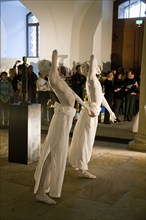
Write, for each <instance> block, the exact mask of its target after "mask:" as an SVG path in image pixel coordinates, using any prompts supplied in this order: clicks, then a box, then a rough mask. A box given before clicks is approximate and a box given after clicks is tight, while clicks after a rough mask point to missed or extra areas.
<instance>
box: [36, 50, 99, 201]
mask: <svg viewBox="0 0 146 220" xmlns="http://www.w3.org/2000/svg"><path fill="white" fill-rule="evenodd" d="M57 54H58V53H57V51H56V50H54V51H53V54H52V65H51V63H50V62H49V61H47V60H42V61H40V62H39V65H38V68H39V71H40V72H41V73H47V74H49V81H50V85H51V88H52V89H53V91H54V92H55V94H56V95H57V97H58V99H59V102H60V103H55V110H54V115H53V117H52V120H51V123H50V126H49V130H48V134H47V136H46V139H45V141H44V144H43V147H42V152H41V156H40V159H39V162H38V165H37V167H36V170H35V174H34V178H35V187H34V193H35V194H36V200H37V201H40V202H44V203H46V204H56V201H55V200H54V199H52V198H51V197H60V196H61V191H62V185H63V179H64V173H65V167H66V160H67V152H68V141H69V132H70V129H71V126H72V120H73V117H74V115H75V112H76V110H75V109H74V104H75V100H77V101H78V102H79V103H80V104H81V105H83V106H84V107H85V109H86V110H87V111H88V113H89V115H90V116H91V117H94V116H95V114H94V112H93V110H92V109H90V108H89V107H88V106H87V105H86V104H85V103H84V102H83V101H82V100H81V99H80V98H79V97H78V96H77V95H76V94H75V93H74V92H73V90H72V89H71V88H70V87H69V86H68V85H67V83H66V82H65V81H64V80H63V79H61V78H60V76H59V73H58V70H57V56H58V55H57ZM50 68H51V70H50ZM46 193H49V195H47V194H46Z"/></svg>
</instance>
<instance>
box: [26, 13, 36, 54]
mask: <svg viewBox="0 0 146 220" xmlns="http://www.w3.org/2000/svg"><path fill="white" fill-rule="evenodd" d="M26 45H27V46H26V53H27V57H39V23H38V20H37V18H36V17H35V16H34V15H33V14H32V13H31V12H30V13H28V14H27V15H26Z"/></svg>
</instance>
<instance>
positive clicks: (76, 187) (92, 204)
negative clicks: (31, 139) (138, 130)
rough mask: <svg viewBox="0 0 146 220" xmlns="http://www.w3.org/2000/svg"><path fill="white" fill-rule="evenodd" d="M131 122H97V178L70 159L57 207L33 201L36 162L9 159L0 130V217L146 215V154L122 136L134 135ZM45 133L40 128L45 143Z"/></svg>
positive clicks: (58, 219) (92, 219)
mask: <svg viewBox="0 0 146 220" xmlns="http://www.w3.org/2000/svg"><path fill="white" fill-rule="evenodd" d="M131 126H132V125H131V124H130V123H128V124H127V123H124V122H123V124H122V123H118V124H111V125H103V124H99V126H98V129H97V136H96V140H95V143H94V148H93V153H92V158H91V161H90V163H89V170H90V171H91V172H92V173H94V174H96V176H97V178H96V179H94V180H87V179H82V178H79V177H77V175H76V171H75V170H73V169H72V168H71V167H70V166H69V164H68V163H67V166H66V173H65V178H64V184H63V190H62V196H61V198H60V199H57V204H56V205H55V206H51V205H45V204H43V203H39V202H37V201H36V200H35V197H34V195H33V187H34V180H33V175H34V171H35V168H36V164H37V162H34V163H32V164H29V165H23V164H16V163H9V162H8V130H7V129H1V130H0V150H1V153H0V219H1V220H40V219H41V220H144V219H146V154H145V153H141V152H135V151H130V150H128V142H127V143H126V142H124V141H121V139H120V138H122V139H123V140H126V141H128V140H130V139H133V138H134V134H133V133H132V131H131ZM45 130H46V129H45V128H44V131H45ZM119 134H120V136H119ZM45 136H46V134H45V132H42V142H43V140H44V138H45ZM99 137H103V139H102V140H101V139H100V138H99ZM110 137H113V139H109V141H108V138H110ZM104 138H105V141H104ZM116 138H119V141H117V140H118V139H116Z"/></svg>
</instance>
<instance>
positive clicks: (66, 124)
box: [34, 103, 76, 197]
mask: <svg viewBox="0 0 146 220" xmlns="http://www.w3.org/2000/svg"><path fill="white" fill-rule="evenodd" d="M75 112H76V110H75V109H74V108H72V107H69V106H62V105H60V104H58V103H55V108H54V115H53V117H52V120H51V123H50V127H49V131H48V134H47V136H46V139H45V141H44V144H43V147H42V152H41V156H40V159H39V162H38V165H37V167H36V171H35V174H34V178H35V187H34V193H36V192H37V190H38V188H39V183H40V179H41V174H42V169H43V165H44V162H45V160H46V159H47V161H48V162H47V163H48V164H47V167H48V170H47V171H46V178H45V189H44V191H45V192H49V195H50V196H52V197H60V196H61V191H62V185H63V179H64V173H65V168H66V160H67V153H68V142H69V132H70V129H71V126H72V121H73V117H74V115H75ZM48 158H49V159H48Z"/></svg>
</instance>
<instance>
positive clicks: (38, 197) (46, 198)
mask: <svg viewBox="0 0 146 220" xmlns="http://www.w3.org/2000/svg"><path fill="white" fill-rule="evenodd" d="M36 200H37V201H38V202H43V203H46V204H48V205H55V204H56V201H55V200H53V199H51V198H50V197H49V196H47V195H46V194H37V195H36Z"/></svg>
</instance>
